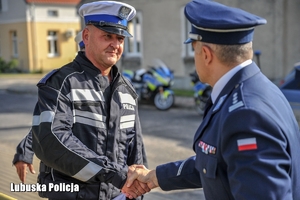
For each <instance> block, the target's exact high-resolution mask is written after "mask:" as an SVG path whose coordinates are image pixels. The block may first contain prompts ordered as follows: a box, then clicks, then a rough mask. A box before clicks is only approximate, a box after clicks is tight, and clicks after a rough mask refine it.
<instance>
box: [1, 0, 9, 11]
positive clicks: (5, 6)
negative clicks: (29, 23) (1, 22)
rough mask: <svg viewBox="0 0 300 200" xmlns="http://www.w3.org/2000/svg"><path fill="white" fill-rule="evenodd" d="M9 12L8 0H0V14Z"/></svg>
mask: <svg viewBox="0 0 300 200" xmlns="http://www.w3.org/2000/svg"><path fill="white" fill-rule="evenodd" d="M7 10H8V4H7V0H0V12H4V11H7Z"/></svg>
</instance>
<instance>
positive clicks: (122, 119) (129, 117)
mask: <svg viewBox="0 0 300 200" xmlns="http://www.w3.org/2000/svg"><path fill="white" fill-rule="evenodd" d="M132 120H133V121H134V120H135V115H125V116H122V117H121V122H127V121H132Z"/></svg>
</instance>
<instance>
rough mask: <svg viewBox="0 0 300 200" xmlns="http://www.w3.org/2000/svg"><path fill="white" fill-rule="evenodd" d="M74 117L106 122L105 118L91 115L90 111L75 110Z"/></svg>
mask: <svg viewBox="0 0 300 200" xmlns="http://www.w3.org/2000/svg"><path fill="white" fill-rule="evenodd" d="M76 116H81V117H86V118H90V119H94V120H99V121H102V122H105V121H106V117H105V116H103V115H100V114H97V113H92V112H90V111H82V110H76V109H75V117H76Z"/></svg>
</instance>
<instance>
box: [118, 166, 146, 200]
mask: <svg viewBox="0 0 300 200" xmlns="http://www.w3.org/2000/svg"><path fill="white" fill-rule="evenodd" d="M136 168H142V169H146V167H145V166H144V165H131V166H129V167H128V173H127V180H128V177H131V175H132V173H133V172H134V170H135V169H136ZM127 185H128V182H127V181H126V183H125V185H124V186H123V188H122V192H123V193H124V194H125V195H126V197H128V198H129V199H132V198H137V197H138V196H141V195H142V194H145V193H146V192H150V188H149V187H148V185H147V184H146V183H142V182H139V181H137V180H133V182H132V183H131V185H130V187H127Z"/></svg>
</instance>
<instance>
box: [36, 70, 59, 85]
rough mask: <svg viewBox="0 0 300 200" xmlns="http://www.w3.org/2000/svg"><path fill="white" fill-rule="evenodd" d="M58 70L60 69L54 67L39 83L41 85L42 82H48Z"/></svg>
mask: <svg viewBox="0 0 300 200" xmlns="http://www.w3.org/2000/svg"><path fill="white" fill-rule="evenodd" d="M57 71H58V69H54V70H52V71H51V72H49V73H48V74H46V75H45V76H44V77H43V78H42V79H41V80H40V81H39V82H38V84H37V85H41V84H45V83H46V82H47V80H48V79H49V78H50V77H51V76H52V75H53V74H55V73H56V72H57Z"/></svg>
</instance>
